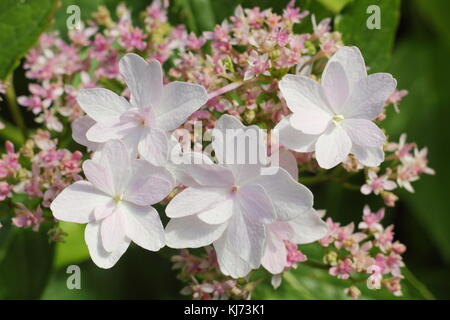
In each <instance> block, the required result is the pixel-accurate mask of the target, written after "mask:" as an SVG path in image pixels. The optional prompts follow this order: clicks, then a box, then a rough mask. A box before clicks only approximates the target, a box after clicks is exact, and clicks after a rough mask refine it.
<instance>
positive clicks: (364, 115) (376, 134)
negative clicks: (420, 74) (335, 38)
mask: <svg viewBox="0 0 450 320" xmlns="http://www.w3.org/2000/svg"><path fill="white" fill-rule="evenodd" d="M279 86H280V90H281V93H282V95H283V97H284V98H285V100H286V103H287V105H288V107H289V109H290V110H291V111H292V112H293V114H292V115H290V116H289V117H288V118H286V119H284V120H282V121H281V122H280V123H279V124H278V125H277V128H278V129H279V130H280V141H281V143H283V144H284V145H285V146H286V147H288V148H290V149H293V150H295V151H298V152H312V151H315V152H316V158H317V162H318V163H319V165H320V166H321V167H322V168H325V169H330V168H332V167H334V166H336V165H338V164H339V163H341V162H342V161H344V160H345V158H346V157H347V155H348V154H349V153H352V154H353V155H355V156H356V158H357V159H358V160H359V161H360V162H361V163H362V164H363V165H365V166H370V167H372V166H378V165H379V164H380V163H381V162H382V161H383V160H384V152H383V149H382V147H383V144H384V142H385V140H386V137H385V135H384V134H383V132H382V131H381V130H380V129H379V128H378V127H377V126H376V125H375V124H374V123H373V122H372V120H374V119H375V118H376V117H377V116H378V115H379V114H380V113H381V111H382V109H383V106H384V104H385V101H386V100H387V98H388V97H389V96H390V94H391V93H392V92H393V91H394V89H395V87H396V80H395V79H394V78H393V77H392V76H391V75H390V74H387V73H374V74H371V75H367V71H366V67H365V64H364V59H363V57H362V55H361V52H360V51H359V49H358V48H356V47H343V48H341V49H339V50H338V51H337V52H336V53H335V54H334V55H333V56H332V57H331V59H330V60H329V61H328V63H327V65H326V66H325V69H324V71H323V74H322V79H321V83H320V84H319V83H318V82H316V81H314V80H313V79H311V78H309V77H306V76H302V75H290V74H288V75H286V76H284V78H283V79H282V80H281V81H280V84H279Z"/></svg>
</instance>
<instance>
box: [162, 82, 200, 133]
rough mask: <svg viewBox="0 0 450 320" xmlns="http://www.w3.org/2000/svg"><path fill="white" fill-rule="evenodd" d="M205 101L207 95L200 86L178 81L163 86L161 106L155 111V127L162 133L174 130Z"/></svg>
mask: <svg viewBox="0 0 450 320" xmlns="http://www.w3.org/2000/svg"><path fill="white" fill-rule="evenodd" d="M206 101H208V94H207V93H206V90H205V88H204V87H203V86H201V85H198V84H192V83H187V82H179V81H175V82H171V83H169V84H168V85H166V86H164V89H163V93H162V98H161V104H160V105H159V106H158V107H157V108H156V110H155V114H156V118H157V126H158V127H159V128H161V129H162V130H164V131H171V130H175V129H176V128H177V127H179V126H180V125H181V124H183V123H184V122H185V121H186V120H187V119H188V118H189V116H190V115H191V114H193V113H194V112H195V111H197V110H198V109H200V107H201V106H203V105H204V104H205V103H206Z"/></svg>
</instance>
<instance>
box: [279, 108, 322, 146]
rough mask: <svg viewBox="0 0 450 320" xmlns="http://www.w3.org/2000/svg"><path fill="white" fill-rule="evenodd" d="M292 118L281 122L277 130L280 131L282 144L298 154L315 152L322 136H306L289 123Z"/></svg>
mask: <svg viewBox="0 0 450 320" xmlns="http://www.w3.org/2000/svg"><path fill="white" fill-rule="evenodd" d="M289 119H290V116H288V117H286V118H284V119H283V120H281V121H280V122H279V123H278V124H277V125H276V126H275V129H276V130H279V131H278V133H279V138H280V143H282V144H283V145H284V146H285V147H287V148H289V149H291V150H294V151H297V152H313V151H314V150H315V145H316V142H317V139H319V136H320V135H314V134H305V133H303V132H301V131H299V130H297V129H294V127H292V126H291V124H290V123H289Z"/></svg>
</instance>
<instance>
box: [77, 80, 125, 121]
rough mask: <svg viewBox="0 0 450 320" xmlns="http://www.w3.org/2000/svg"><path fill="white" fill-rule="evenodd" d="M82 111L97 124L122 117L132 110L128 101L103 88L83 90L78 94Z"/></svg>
mask: <svg viewBox="0 0 450 320" xmlns="http://www.w3.org/2000/svg"><path fill="white" fill-rule="evenodd" d="M77 102H78V104H79V105H80V107H81V109H83V111H84V112H86V113H87V115H88V116H90V117H91V118H92V119H94V120H95V121H97V122H102V121H108V120H111V119H114V118H117V117H120V115H121V114H122V113H124V112H125V111H127V110H128V109H129V108H130V104H129V103H128V101H127V100H126V99H125V98H124V97H121V96H118V95H117V94H115V93H114V92H112V91H110V90H107V89H103V88H90V89H81V90H80V91H79V92H78V94H77Z"/></svg>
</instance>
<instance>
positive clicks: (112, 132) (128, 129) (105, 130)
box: [86, 118, 141, 143]
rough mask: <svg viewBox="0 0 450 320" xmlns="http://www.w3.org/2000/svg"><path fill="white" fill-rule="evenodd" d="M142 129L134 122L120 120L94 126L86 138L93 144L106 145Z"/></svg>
mask: <svg viewBox="0 0 450 320" xmlns="http://www.w3.org/2000/svg"><path fill="white" fill-rule="evenodd" d="M134 131H141V128H140V127H138V126H136V124H134V123H132V122H126V123H123V122H120V120H119V118H115V119H111V120H108V121H104V122H101V123H100V122H99V123H96V124H94V125H93V126H92V127H90V128H89V130H88V131H87V132H86V138H87V139H88V140H89V141H91V142H96V143H104V142H107V141H110V140H121V139H123V138H124V137H125V136H127V135H129V134H131V133H133V132H134Z"/></svg>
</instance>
